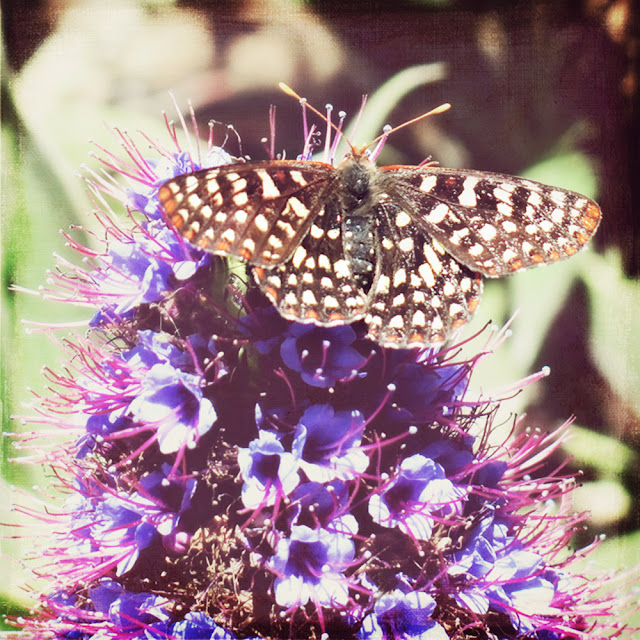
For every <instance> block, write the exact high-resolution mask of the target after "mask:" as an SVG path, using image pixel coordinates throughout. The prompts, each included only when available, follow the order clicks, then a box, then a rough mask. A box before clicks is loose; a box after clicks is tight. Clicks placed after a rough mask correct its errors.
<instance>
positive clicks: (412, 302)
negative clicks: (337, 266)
mask: <svg viewBox="0 0 640 640" xmlns="http://www.w3.org/2000/svg"><path fill="white" fill-rule="evenodd" d="M407 216H408V214H407V212H406V211H405V210H404V208H403V207H401V206H398V204H397V201H396V200H395V199H394V198H392V197H390V196H389V195H388V194H385V193H383V194H381V196H380V201H379V206H378V220H379V228H378V233H379V237H380V242H379V246H380V256H379V264H378V269H377V272H378V275H377V276H376V278H375V279H374V283H373V286H372V287H371V291H370V293H369V297H370V299H369V308H368V314H367V316H366V322H367V324H368V329H369V333H368V335H369V337H370V338H372V339H374V340H376V341H378V342H379V343H380V344H382V345H383V346H392V347H397V348H407V347H418V346H424V345H426V344H433V343H437V342H442V341H443V340H445V339H446V338H447V337H448V336H449V335H450V334H451V332H452V331H453V330H454V329H456V328H458V327H460V326H462V325H463V324H465V323H466V322H467V321H468V320H469V319H470V318H471V316H472V315H473V312H474V311H475V309H476V307H477V305H478V301H479V298H480V294H481V292H482V280H481V279H480V277H479V276H478V274H475V273H473V272H472V271H471V270H470V269H468V268H467V267H465V266H464V265H462V264H460V263H459V262H458V261H457V260H455V259H454V258H453V257H452V256H451V255H450V254H449V253H447V252H446V251H445V250H444V248H443V247H442V245H441V244H440V243H439V242H438V241H437V240H436V239H435V238H433V237H430V236H428V235H425V234H422V233H420V232H418V231H416V229H415V227H414V226H413V225H411V224H402V222H403V221H404V219H405V218H406V217H407ZM399 223H400V224H399Z"/></svg>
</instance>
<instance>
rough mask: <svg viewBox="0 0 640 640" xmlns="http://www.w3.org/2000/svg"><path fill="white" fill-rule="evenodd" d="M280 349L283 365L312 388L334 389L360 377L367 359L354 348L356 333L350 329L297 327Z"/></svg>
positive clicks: (294, 326)
mask: <svg viewBox="0 0 640 640" xmlns="http://www.w3.org/2000/svg"><path fill="white" fill-rule="evenodd" d="M288 334H289V337H288V338H286V339H285V341H284V342H283V343H282V346H281V347H280V354H281V356H282V360H283V361H284V363H285V364H286V365H287V366H288V367H289V368H290V369H293V370H294V371H298V372H299V373H300V375H301V377H302V379H303V380H304V381H305V382H306V383H307V384H308V385H311V386H312V387H321V388H327V387H332V386H333V385H334V384H336V382H338V381H346V380H349V379H351V378H353V377H354V376H356V375H357V373H358V370H359V369H360V367H362V366H363V365H364V364H365V362H366V358H365V357H364V356H363V355H361V354H360V353H359V352H358V351H357V350H356V349H354V348H353V347H352V346H351V345H352V344H353V343H354V342H355V340H356V333H355V331H354V330H353V329H352V327H351V326H349V325H344V326H339V327H331V328H323V327H316V326H314V325H310V324H299V323H294V324H292V325H291V326H290V327H289V330H288Z"/></svg>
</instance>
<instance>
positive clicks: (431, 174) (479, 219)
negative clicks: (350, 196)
mask: <svg viewBox="0 0 640 640" xmlns="http://www.w3.org/2000/svg"><path fill="white" fill-rule="evenodd" d="M382 172H383V175H384V182H385V183H387V184H391V185H392V188H390V189H389V193H390V194H391V195H392V196H393V197H394V198H395V199H396V200H397V201H398V202H401V203H402V205H403V207H404V209H405V210H406V212H407V213H408V215H409V216H410V218H411V220H412V221H413V223H414V224H415V225H416V227H417V228H418V229H420V230H421V231H422V232H423V233H425V234H428V235H429V236H431V237H432V238H435V239H436V240H437V241H438V242H439V243H440V244H441V245H442V246H443V247H444V248H445V249H446V250H447V252H448V253H449V254H451V255H452V256H453V257H454V258H455V259H456V260H458V261H459V262H461V263H462V264H464V265H466V266H467V267H469V268H470V269H472V270H473V271H478V272H480V273H481V274H482V275H484V276H487V277H493V278H497V277H501V276H505V275H509V274H511V273H514V272H516V271H520V270H522V269H528V268H530V267H534V266H538V265H541V264H547V263H550V262H555V261H557V260H561V259H563V258H567V257H569V256H572V255H573V254H575V253H576V252H577V251H579V250H580V249H581V248H582V247H583V246H584V245H585V243H586V242H587V241H588V240H589V238H591V236H592V235H593V234H594V233H595V231H596V229H597V227H598V224H599V222H600V216H601V213H600V209H599V208H598V205H597V204H596V203H595V202H593V201H592V200H590V199H589V198H586V197H584V196H582V195H579V194H577V193H574V192H572V191H566V190H564V189H557V188H554V187H549V186H546V185H543V184H540V183H537V182H533V181H532V180H526V179H524V178H517V177H513V176H505V175H500V174H493V173H485V172H479V171H459V170H454V169H444V168H440V167H424V168H420V167H410V166H409V167H404V166H391V167H383V168H382Z"/></svg>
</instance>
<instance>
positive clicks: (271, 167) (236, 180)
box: [159, 160, 336, 267]
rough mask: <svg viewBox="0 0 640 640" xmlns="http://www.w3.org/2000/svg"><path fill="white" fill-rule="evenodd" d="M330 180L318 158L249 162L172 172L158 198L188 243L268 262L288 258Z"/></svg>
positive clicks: (332, 176) (330, 173)
mask: <svg viewBox="0 0 640 640" xmlns="http://www.w3.org/2000/svg"><path fill="white" fill-rule="evenodd" d="M335 180H336V173H335V170H334V169H333V167H332V166H331V165H328V164H325V163H322V162H297V161H292V160H274V161H269V162H249V163H244V164H233V165H223V166H220V167H215V168H213V169H203V170H201V171H195V172H194V173H189V174H185V175H180V176H176V177H175V178H172V179H171V180H169V181H167V182H165V183H164V184H163V185H162V186H161V187H160V189H159V198H160V202H161V204H162V207H163V208H164V210H165V212H166V214H167V217H168V218H169V220H170V222H171V223H172V224H173V226H174V227H175V228H176V229H177V230H178V231H179V233H180V234H181V235H182V236H183V237H184V238H186V239H187V240H188V241H189V242H191V243H193V244H195V245H197V246H199V247H200V248H202V249H205V250H206V251H210V252H211V253H215V254H218V255H230V256H235V257H237V258H240V259H242V260H245V261H247V262H249V263H250V264H254V265H259V266H263V267H270V266H273V265H277V264H280V263H282V262H285V261H287V260H289V258H291V256H292V255H293V253H294V251H295V250H296V247H298V245H299V244H300V242H301V241H302V239H303V238H304V237H305V235H306V234H307V233H308V231H309V229H310V228H311V226H312V224H313V221H314V218H315V217H316V216H317V215H318V212H319V211H320V210H321V208H322V206H323V203H324V201H325V199H326V197H327V195H326V194H327V192H328V191H330V189H331V186H332V184H333V183H334V182H335Z"/></svg>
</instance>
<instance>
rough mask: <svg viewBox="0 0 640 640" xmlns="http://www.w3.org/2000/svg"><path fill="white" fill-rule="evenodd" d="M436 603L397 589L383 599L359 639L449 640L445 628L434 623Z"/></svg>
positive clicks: (430, 599)
mask: <svg viewBox="0 0 640 640" xmlns="http://www.w3.org/2000/svg"><path fill="white" fill-rule="evenodd" d="M435 607H436V601H435V600H434V599H433V598H432V597H431V596H430V595H428V594H426V593H424V592H423V591H411V592H409V593H405V592H404V591H402V590H401V589H396V590H395V591H393V592H392V593H388V594H385V595H383V596H381V597H380V598H379V599H378V601H377V602H376V604H375V607H374V613H372V614H370V615H369V616H367V617H366V618H365V619H364V621H363V623H362V628H361V629H360V631H359V632H358V638H363V639H365V640H448V638H449V635H448V634H447V632H446V631H445V630H444V628H443V627H442V625H440V624H438V623H437V622H435V621H434V620H432V619H431V614H432V613H433V612H434V610H435Z"/></svg>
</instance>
